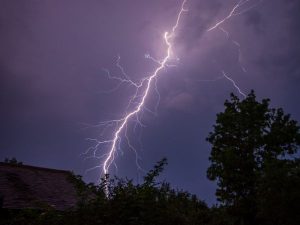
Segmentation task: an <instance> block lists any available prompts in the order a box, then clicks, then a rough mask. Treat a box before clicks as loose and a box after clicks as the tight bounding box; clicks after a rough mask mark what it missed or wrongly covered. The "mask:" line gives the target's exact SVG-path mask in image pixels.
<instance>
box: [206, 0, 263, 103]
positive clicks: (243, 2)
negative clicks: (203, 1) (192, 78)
mask: <svg viewBox="0 0 300 225" xmlns="http://www.w3.org/2000/svg"><path fill="white" fill-rule="evenodd" d="M251 1H252V0H239V2H238V3H237V4H236V5H234V7H233V8H232V10H231V11H230V13H229V14H228V15H227V16H226V17H225V18H223V19H221V20H220V21H218V22H216V23H215V24H214V25H213V26H211V27H210V28H208V29H207V32H210V31H213V30H215V29H219V30H221V31H222V32H223V33H224V34H225V35H226V36H227V38H228V39H231V38H230V34H229V32H228V31H226V30H225V29H224V28H222V27H221V25H223V23H225V22H226V21H227V20H229V19H231V18H232V17H234V16H238V15H242V14H244V13H246V12H248V11H249V10H251V9H253V8H254V7H256V6H257V5H258V4H260V3H261V2H262V1H263V0H259V1H258V2H256V4H253V5H251V6H249V7H247V8H245V9H242V10H240V9H241V8H242V7H243V6H244V5H246V4H247V3H248V2H251ZM231 41H232V43H233V44H234V45H235V46H236V47H237V48H238V52H239V65H240V67H241V68H242V70H243V72H247V71H246V69H245V68H244V67H243V66H242V63H241V45H240V43H238V42H237V41H235V40H233V39H231ZM222 74H223V77H224V78H226V79H227V80H229V81H230V82H231V83H232V84H233V86H234V87H235V88H236V89H237V91H238V92H239V93H240V94H241V95H242V96H243V97H244V98H245V97H246V95H245V94H244V93H243V92H242V91H241V88H240V87H239V86H238V85H237V84H236V82H235V81H234V80H233V79H232V78H231V77H229V76H228V75H227V74H226V73H225V72H224V71H222ZM217 79H220V77H218V78H216V79H214V80H209V81H216V80H217Z"/></svg>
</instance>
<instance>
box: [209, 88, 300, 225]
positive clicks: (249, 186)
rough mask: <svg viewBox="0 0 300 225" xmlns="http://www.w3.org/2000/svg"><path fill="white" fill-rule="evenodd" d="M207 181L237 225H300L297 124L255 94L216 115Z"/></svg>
mask: <svg viewBox="0 0 300 225" xmlns="http://www.w3.org/2000/svg"><path fill="white" fill-rule="evenodd" d="M207 140H208V141H209V142H210V143H211V144H212V151H211V155H210V161H211V166H210V167H209V168H208V170H207V176H208V178H209V179H211V180H216V181H217V184H218V189H217V191H216V196H217V198H218V200H219V201H220V203H221V204H222V205H223V206H225V207H226V211H227V213H228V215H230V217H231V220H232V223H233V224H257V223H258V222H259V223H260V224H300V223H299V222H300V221H299V216H298V213H296V212H297V210H298V212H300V207H299V206H298V205H299V203H300V198H299V189H300V185H299V184H300V183H299V182H300V177H299V172H300V171H299V166H300V164H299V160H298V159H297V157H296V156H297V154H296V153H297V150H298V148H299V145H300V134H299V126H298V125H297V122H296V121H294V120H292V119H291V118H290V115H286V114H284V112H283V110H282V109H281V108H279V109H273V108H270V107H269V100H268V99H263V100H262V101H261V102H258V101H257V100H256V96H255V94H254V92H253V91H252V92H251V93H250V94H249V95H248V97H247V98H245V99H244V100H243V101H240V100H239V99H238V97H237V96H235V95H233V94H232V95H231V100H230V101H226V102H225V111H224V112H221V113H219V114H218V115H217V121H216V125H215V126H214V131H213V132H211V133H210V134H209V136H208V138H207Z"/></svg>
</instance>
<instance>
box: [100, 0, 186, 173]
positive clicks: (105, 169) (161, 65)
mask: <svg viewBox="0 0 300 225" xmlns="http://www.w3.org/2000/svg"><path fill="white" fill-rule="evenodd" d="M186 2H187V0H184V1H183V2H182V4H181V8H180V11H179V13H178V15H177V19H176V23H175V25H174V26H173V27H172V30H171V32H170V33H169V32H165V34H164V41H165V44H166V45H167V49H166V55H165V57H164V58H163V60H161V61H158V60H155V61H156V62H157V63H158V64H159V66H158V67H157V68H156V69H155V70H154V72H153V74H152V75H150V76H149V77H147V78H145V79H143V80H142V82H141V83H140V85H139V86H137V87H138V88H139V87H142V86H144V85H145V86H146V87H145V90H144V92H143V94H142V97H141V100H140V102H139V103H138V104H137V106H136V108H135V109H134V110H133V111H131V112H129V113H128V114H127V115H126V116H125V117H123V118H122V119H120V120H117V122H118V123H120V124H119V127H118V128H117V129H116V131H115V133H114V137H113V139H112V140H108V141H103V142H99V143H100V144H101V143H111V147H110V149H109V152H108V154H107V156H106V158H105V160H104V163H103V166H102V171H103V174H104V175H105V174H108V171H109V168H110V166H111V165H112V164H113V162H114V159H115V154H116V150H117V145H118V143H119V140H120V133H121V132H122V131H124V129H126V127H127V124H128V121H129V120H130V119H131V118H133V117H134V116H137V114H138V113H139V112H140V111H141V109H142V108H143V106H144V104H145V101H146V98H147V96H148V93H149V90H150V89H151V87H152V85H153V83H154V81H155V79H156V78H157V76H158V75H159V72H160V71H161V70H163V69H164V68H165V67H166V66H167V62H168V60H169V59H170V57H171V53H172V43H171V39H172V38H173V37H174V35H175V31H176V29H177V28H178V25H179V22H180V19H181V16H182V14H183V12H185V11H187V10H186V9H185V8H184V6H185V4H186ZM118 65H119V64H118ZM123 74H126V73H123ZM126 80H130V79H129V78H128V77H126ZM132 84H133V85H135V83H132ZM136 94H137V92H136ZM134 97H136V95H135V96H134Z"/></svg>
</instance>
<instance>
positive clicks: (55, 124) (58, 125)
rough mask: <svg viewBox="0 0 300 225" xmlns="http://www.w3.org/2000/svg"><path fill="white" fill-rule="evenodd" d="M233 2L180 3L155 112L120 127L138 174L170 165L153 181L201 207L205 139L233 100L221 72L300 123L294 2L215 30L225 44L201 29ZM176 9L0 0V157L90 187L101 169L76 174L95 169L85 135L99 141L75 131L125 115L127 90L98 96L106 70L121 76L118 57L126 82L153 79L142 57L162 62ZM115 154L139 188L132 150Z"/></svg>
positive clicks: (268, 1)
mask: <svg viewBox="0 0 300 225" xmlns="http://www.w3.org/2000/svg"><path fill="white" fill-rule="evenodd" d="M237 2H238V0H188V2H187V8H188V9H189V11H188V12H187V13H185V14H184V15H183V17H182V20H181V22H180V26H179V28H178V30H177V32H176V38H175V39H174V42H173V46H174V49H173V50H174V54H176V56H177V57H178V58H180V60H179V61H178V62H176V65H177V66H176V67H169V68H167V69H166V70H163V71H162V72H161V73H160V75H159V79H158V82H157V87H158V90H159V92H160V98H161V99H160V104H159V106H158V110H157V115H153V114H151V113H149V112H148V111H147V110H143V113H142V115H141V118H142V123H143V124H144V125H145V127H144V128H143V129H140V128H138V129H137V130H136V133H134V131H133V129H130V130H129V131H128V136H129V137H130V139H131V141H132V142H133V143H134V144H135V145H136V148H137V150H138V153H139V155H140V157H141V161H140V164H141V165H142V167H143V169H145V170H149V169H151V168H152V166H153V165H154V163H155V162H156V161H158V160H160V159H162V158H163V157H167V158H168V162H169V165H168V166H167V168H166V170H165V172H164V174H163V176H162V177H163V178H165V179H166V180H167V181H169V182H170V183H171V184H172V186H173V187H178V188H180V189H181V188H182V189H185V190H188V191H189V192H192V193H195V194H197V195H198V196H199V198H201V199H203V200H205V201H206V202H208V203H209V204H211V203H214V201H215V197H214V191H215V184H214V183H212V182H210V181H208V180H207V179H206V168H207V167H208V165H209V162H208V156H209V153H210V146H209V144H208V143H207V142H206V141H205V138H206V137H207V135H208V133H209V131H211V130H212V126H213V124H214V123H215V119H216V113H218V112H220V111H222V110H223V108H224V107H223V103H224V101H225V99H227V98H229V94H230V92H234V93H236V94H238V93H237V90H236V89H235V88H234V86H233V85H232V83H231V82H230V81H228V80H226V79H225V78H223V79H218V78H219V77H220V76H222V73H221V71H222V70H224V71H225V72H226V73H227V74H228V75H229V76H230V77H232V78H233V79H234V80H235V82H236V83H237V84H238V85H239V87H240V88H241V89H242V90H243V91H244V92H245V93H249V91H250V90H251V89H254V90H255V91H256V94H257V96H258V98H259V99H261V98H270V99H271V104H272V106H274V107H283V108H284V110H285V112H287V113H291V115H292V118H294V119H296V120H298V121H300V105H299V99H298V98H299V91H298V88H299V85H300V44H299V41H300V14H299V12H300V1H299V0H264V1H262V2H261V3H260V4H259V5H258V6H257V7H255V8H253V9H251V10H250V11H248V12H247V13H244V14H242V15H239V16H236V17H233V18H231V19H230V20H228V21H227V22H226V23H224V24H223V25H222V28H224V29H225V30H226V31H228V32H229V33H230V38H227V37H226V35H225V34H224V32H222V31H221V30H220V29H216V30H213V31H211V32H207V29H208V28H209V27H210V26H212V25H214V23H216V22H217V21H219V20H221V19H223V18H224V17H226V16H227V15H228V14H229V12H230V11H231V9H232V7H233V6H234V5H235V4H236V3H237ZM257 2H259V0H252V1H250V3H249V5H251V4H252V5H253V4H255V3H257ZM180 5H181V1H180V0H152V1H149V0H89V1H84V0H51V1H50V0H44V1H41V0H27V1H18V0H0V74H1V76H0V90H1V95H0V122H1V128H0V159H1V160H3V159H4V158H5V157H9V158H11V157H16V158H17V159H18V160H20V161H23V163H24V164H30V165H35V166H42V167H50V168H57V169H66V170H73V171H74V172H75V173H77V174H82V175H84V178H85V180H86V181H96V180H97V179H98V178H99V173H100V169H98V170H94V171H91V172H89V173H86V174H85V170H87V169H89V168H91V167H93V166H96V165H97V161H96V160H94V159H90V160H84V157H83V156H81V153H83V152H84V151H85V150H86V149H87V148H88V147H89V146H91V142H89V141H87V140H86V138H95V137H99V133H100V130H99V129H96V128H90V129H84V128H85V125H84V124H97V123H99V122H101V121H106V120H111V119H117V118H120V117H122V116H123V115H124V113H125V109H126V106H127V104H128V101H129V98H130V96H131V95H132V93H133V89H131V88H130V87H129V86H126V85H122V86H121V87H120V88H119V89H118V90H116V91H114V92H112V93H105V91H109V90H111V89H112V88H114V87H115V86H116V84H117V83H116V82H115V81H111V80H109V79H108V78H107V76H106V73H105V72H104V71H103V69H104V68H106V69H109V70H110V72H111V73H113V74H120V72H119V71H118V69H117V67H116V59H117V57H118V55H120V57H121V65H122V66H123V67H124V69H125V70H126V73H127V74H128V75H129V76H130V77H131V78H132V79H135V80H136V79H139V78H142V77H144V76H146V75H148V74H149V73H151V72H153V70H154V69H155V67H156V64H155V63H154V62H152V61H151V60H149V59H146V58H145V54H150V55H151V56H153V57H155V58H157V59H161V58H163V56H164V54H165V49H166V46H165V43H164V40H163V34H164V32H165V31H168V30H170V28H171V27H172V25H173V24H174V21H175V19H176V16H177V13H178V10H179V8H180ZM233 41H236V42H238V43H239V44H240V46H241V47H240V52H241V54H239V49H238V47H237V46H236V45H235V44H234V43H233ZM241 66H243V67H245V68H246V70H247V72H243V70H242V67H241ZM209 80H215V81H209ZM156 102H157V95H156V94H155V92H151V93H150V95H149V98H147V100H146V106H147V108H149V109H151V110H153V108H155V104H156ZM132 126H133V124H132V123H131V127H132ZM108 134H109V132H108V133H107V134H106V135H108ZM111 135H112V134H111ZM139 136H140V141H141V143H142V145H141V144H139V142H140V141H139ZM121 147H122V150H123V152H122V153H121V154H119V156H118V158H117V159H116V162H117V165H118V171H117V175H118V176H121V177H125V176H127V177H129V178H133V179H138V180H139V181H141V177H142V176H143V175H144V173H143V172H142V171H139V170H138V169H137V167H136V165H135V154H134V153H133V152H132V151H131V150H130V149H128V147H126V145H125V144H121ZM105 150H107V149H103V151H105ZM111 171H112V173H113V174H116V173H115V172H116V171H115V169H113V168H112V170H111Z"/></svg>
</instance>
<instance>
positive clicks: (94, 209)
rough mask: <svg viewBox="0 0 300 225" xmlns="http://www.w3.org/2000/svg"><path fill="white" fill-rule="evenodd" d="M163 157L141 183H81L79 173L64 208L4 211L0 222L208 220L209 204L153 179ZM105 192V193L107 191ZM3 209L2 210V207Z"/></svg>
mask: <svg viewBox="0 0 300 225" xmlns="http://www.w3.org/2000/svg"><path fill="white" fill-rule="evenodd" d="M165 165H166V159H163V160H161V161H160V162H158V163H157V164H156V165H155V167H154V169H153V170H150V171H149V173H148V174H147V175H146V176H145V177H144V182H143V183H142V184H134V183H133V181H132V180H128V179H126V180H123V179H119V178H113V179H110V178H109V177H108V176H107V177H106V178H105V179H103V180H102V182H101V184H100V185H98V186H95V185H93V184H88V185H86V184H84V182H83V181H82V180H81V177H80V176H73V177H72V178H71V179H72V181H73V182H74V184H75V186H76V187H77V189H78V195H79V196H80V201H79V202H78V205H77V207H76V208H74V209H71V210H69V211H65V212H58V211H54V210H53V209H51V208H49V209H45V210H19V211H6V212H5V214H6V216H5V217H6V218H5V219H4V218H2V221H1V222H2V224H55V225H59V224H64V225H65V224H66V225H68V224H74V225H76V224H78V225H79V224H80V225H83V224H87V225H92V224H105V225H110V224H112V225H121V224H122V225H126V224H130V225H135V224H136V225H160V224H161V225H168V224H170V225H176V224H178V225H179V224H180V225H184V224H187V225H193V224H195V225H196V224H199V225H200V224H207V223H208V222H209V219H210V218H209V208H208V207H207V205H206V204H205V203H204V202H202V201H200V200H199V199H198V198H197V197H196V196H195V195H191V194H189V193H188V192H184V191H177V190H174V189H172V188H171V187H170V185H169V183H166V182H158V181H157V180H156V179H157V177H158V176H159V174H160V173H161V172H162V171H163V168H164V166H165ZM106 193H108V195H107V194H106ZM2 213H3V211H2Z"/></svg>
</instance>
